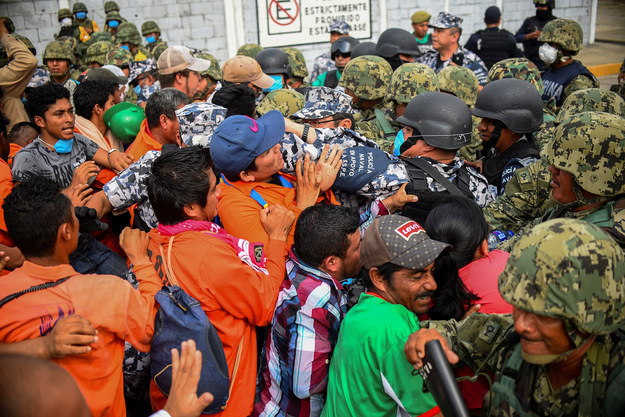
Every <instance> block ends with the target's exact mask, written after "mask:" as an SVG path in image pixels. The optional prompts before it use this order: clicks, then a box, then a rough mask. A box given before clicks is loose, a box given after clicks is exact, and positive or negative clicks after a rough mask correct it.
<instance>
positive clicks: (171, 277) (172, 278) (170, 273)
mask: <svg viewBox="0 0 625 417" xmlns="http://www.w3.org/2000/svg"><path fill="white" fill-rule="evenodd" d="M175 237H176V235H172V236H171V237H170V238H169V246H168V247H167V258H165V255H164V254H163V245H161V244H159V245H158V248H159V250H160V251H161V258H163V266H164V267H165V273H166V274H167V277H168V278H169V280H170V282H171V283H172V284H174V285H176V286H180V285H178V280H177V279H176V276H175V275H174V271H173V269H171V248H172V246H173V243H174V238H175ZM165 259H167V261H166V260H165ZM242 348H243V338H241V341H240V342H239V346H238V347H237V357H236V359H235V360H234V369H233V370H232V378H230V387H229V388H228V399H227V400H226V403H225V404H224V405H223V406H222V407H221V409H222V410H225V408H226V407H227V406H228V402H229V401H230V398H231V396H232V386H233V385H234V380H235V378H236V376H237V371H238V370H239V362H240V360H241V351H242V350H243V349H242Z"/></svg>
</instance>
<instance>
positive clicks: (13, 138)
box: [8, 122, 39, 147]
mask: <svg viewBox="0 0 625 417" xmlns="http://www.w3.org/2000/svg"><path fill="white" fill-rule="evenodd" d="M29 128H30V129H34V130H35V132H37V134H39V126H37V125H36V124H34V123H31V122H19V123H16V124H15V125H13V127H12V128H11V131H10V132H9V136H8V137H9V143H15V144H17V145H19V146H21V147H24V146H26V145H27V144H28V142H27V141H26V140H25V138H24V131H25V130H27V129H29Z"/></svg>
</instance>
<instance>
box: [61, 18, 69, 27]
mask: <svg viewBox="0 0 625 417" xmlns="http://www.w3.org/2000/svg"><path fill="white" fill-rule="evenodd" d="M71 25H72V18H71V17H64V18H63V19H61V26H62V27H64V28H65V27H69V26H71Z"/></svg>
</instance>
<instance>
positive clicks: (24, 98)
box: [21, 97, 28, 106]
mask: <svg viewBox="0 0 625 417" xmlns="http://www.w3.org/2000/svg"><path fill="white" fill-rule="evenodd" d="M21 100H22V103H23V104H24V106H25V105H26V103H27V102H28V101H27V100H26V97H22V98H21Z"/></svg>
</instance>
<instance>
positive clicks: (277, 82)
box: [263, 75, 284, 93]
mask: <svg viewBox="0 0 625 417" xmlns="http://www.w3.org/2000/svg"><path fill="white" fill-rule="evenodd" d="M270 77H271V78H273V85H272V86H271V87H269V88H263V91H264V92H265V93H270V92H272V91H273V90H279V89H281V88H282V87H284V84H282V75H270Z"/></svg>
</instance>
